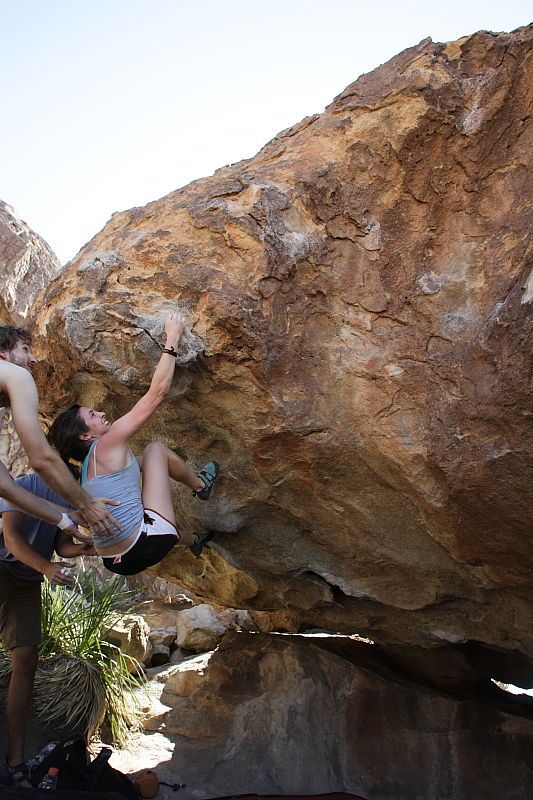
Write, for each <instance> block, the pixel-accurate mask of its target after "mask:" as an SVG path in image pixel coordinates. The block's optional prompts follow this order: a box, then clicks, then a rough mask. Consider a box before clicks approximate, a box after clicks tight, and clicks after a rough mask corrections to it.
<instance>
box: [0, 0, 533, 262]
mask: <svg viewBox="0 0 533 800" xmlns="http://www.w3.org/2000/svg"><path fill="white" fill-rule="evenodd" d="M528 12H529V13H528ZM530 17H531V4H530V3H528V2H525V0H497V2H493V1H492V0H483V1H482V0H460V1H458V0H445V2H442V3H436V2H428V0H418V1H417V2H415V1H414V0H403V1H402V2H397V0H377V2H369V1H368V0H363V1H361V0H150V2H147V0H15V1H14V0H0V69H1V74H2V92H1V125H0V198H1V199H3V200H5V201H6V202H7V203H9V204H10V205H12V206H14V207H15V208H16V210H17V211H18V213H19V215H20V216H21V217H22V218H23V219H24V220H26V222H28V224H29V225H30V226H31V227H32V228H34V229H35V230H36V231H37V232H38V233H40V234H41V235H42V236H44V237H45V239H47V241H48V242H49V244H50V245H51V246H52V247H53V248H54V250H55V251H56V253H57V254H58V256H59V258H60V260H61V261H62V262H65V261H67V260H68V259H70V258H72V257H73V256H74V255H75V254H76V252H77V251H78V250H79V249H80V247H82V245H83V244H85V242H86V241H88V240H89V239H90V238H91V237H92V236H93V235H94V234H95V233H97V231H99V230H100V229H101V228H102V227H103V225H104V224H105V222H106V221H107V220H108V219H109V217H110V216H111V214H112V213H113V212H114V211H121V210H124V209H126V208H131V207H132V206H137V205H144V204H145V203H147V202H149V201H150V200H154V199H156V198H158V197H161V196H162V195H164V194H167V193H168V192H170V191H172V190H174V189H177V188H178V187H180V186H183V185H184V184H186V183H188V182H189V181H191V180H194V179H195V178H199V177H202V176H204V175H209V174H211V173H212V172H213V171H214V170H215V169H217V167H220V166H223V165H224V164H228V163H232V162H234V161H239V160H240V159H242V158H248V157H250V156H252V155H254V153H256V152H257V151H258V150H259V149H260V147H261V146H262V145H263V144H265V143H266V142H267V141H268V140H269V139H271V138H272V137H273V136H274V135H275V134H276V133H278V132H279V131H280V130H283V129H284V128H287V127H289V126H290V125H292V124H294V123H296V122H298V121H299V120H300V119H302V118H303V117H305V116H307V115H309V114H314V113H316V112H320V111H322V110H323V108H324V107H325V106H326V105H327V104H328V103H329V102H331V100H332V99H333V97H335V95H337V94H339V93H340V92H341V91H342V90H343V89H344V87H345V86H347V85H348V84H349V83H351V82H352V81H354V80H355V79H356V78H357V77H358V76H359V75H360V74H361V73H363V72H369V71H370V70H372V69H374V67H376V66H378V65H379V64H381V63H383V62H384V61H387V60H388V59H389V58H391V57H392V56H393V55H394V54H395V53H398V52H400V51H401V50H403V49H405V48H406V47H409V46H411V45H413V44H416V43H417V42H419V41H420V40H421V39H423V38H425V37H427V36H431V38H432V39H433V40H434V41H449V40H452V39H457V38H459V37H460V36H464V35H466V34H469V33H473V32H474V31H476V30H482V29H483V30H492V31H510V30H513V29H514V28H517V27H519V26H520V25H525V24H528V22H530Z"/></svg>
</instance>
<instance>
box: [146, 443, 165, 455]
mask: <svg viewBox="0 0 533 800" xmlns="http://www.w3.org/2000/svg"><path fill="white" fill-rule="evenodd" d="M166 449H167V447H166V445H165V444H163V442H159V441H155V442H150V444H147V445H146V447H145V448H144V450H143V455H145V456H147V455H148V454H149V453H157V452H160V453H163V452H166Z"/></svg>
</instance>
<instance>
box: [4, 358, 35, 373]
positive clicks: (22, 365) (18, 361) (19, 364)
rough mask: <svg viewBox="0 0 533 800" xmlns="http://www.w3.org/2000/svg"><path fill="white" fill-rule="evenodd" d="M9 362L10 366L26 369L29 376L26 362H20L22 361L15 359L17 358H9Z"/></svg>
mask: <svg viewBox="0 0 533 800" xmlns="http://www.w3.org/2000/svg"><path fill="white" fill-rule="evenodd" d="M9 361H10V362H11V364H14V365H15V366H16V367H22V369H27V370H28V372H29V373H30V375H31V367H30V366H29V364H28V363H27V362H25V361H22V359H20V358H17V356H10V358H9Z"/></svg>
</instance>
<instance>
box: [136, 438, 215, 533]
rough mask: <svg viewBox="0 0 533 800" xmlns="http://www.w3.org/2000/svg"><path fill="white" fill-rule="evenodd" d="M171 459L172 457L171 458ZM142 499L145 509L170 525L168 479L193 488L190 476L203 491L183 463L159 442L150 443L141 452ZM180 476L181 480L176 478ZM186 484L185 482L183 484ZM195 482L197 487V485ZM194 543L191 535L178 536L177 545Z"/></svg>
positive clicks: (171, 508)
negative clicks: (179, 537)
mask: <svg viewBox="0 0 533 800" xmlns="http://www.w3.org/2000/svg"><path fill="white" fill-rule="evenodd" d="M171 457H172V458H171ZM142 475H143V480H142V499H143V505H144V507H145V508H149V509H150V508H151V509H152V511H157V513H158V514H161V516H162V517H164V518H165V519H167V520H168V521H169V522H170V523H172V525H176V517H175V515H174V507H173V505H172V495H171V492H170V481H169V477H170V476H172V477H173V478H174V480H179V481H180V483H184V484H185V486H189V488H191V489H192V488H193V487H192V486H191V483H192V482H193V481H192V479H191V476H192V477H193V478H194V486H195V487H196V488H197V489H201V488H203V481H202V480H201V478H198V477H197V476H196V475H195V474H194V472H193V471H192V470H191V469H190V468H189V467H187V465H186V464H185V462H184V461H183V460H182V459H181V458H180V457H179V456H177V455H176V454H175V453H173V452H172V450H169V449H168V447H165V445H164V444H162V443H161V442H152V443H151V444H149V445H148V446H147V447H145V449H144V453H143V469H142ZM177 475H180V476H181V477H176V476H177ZM186 481H188V482H186ZM198 483H200V484H201V486H198ZM195 541H196V536H195V535H194V534H188V533H182V534H181V540H180V544H185V545H191V544H194V543H195Z"/></svg>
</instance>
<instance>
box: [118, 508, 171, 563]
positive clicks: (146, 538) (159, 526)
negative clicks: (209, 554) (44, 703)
mask: <svg viewBox="0 0 533 800" xmlns="http://www.w3.org/2000/svg"><path fill="white" fill-rule="evenodd" d="M171 531H172V532H171ZM180 538H181V536H180V534H179V531H178V530H177V529H176V528H175V526H174V525H173V524H172V523H171V522H169V521H168V520H166V519H165V518H164V517H162V516H161V515H160V514H158V513H157V512H156V511H152V510H151V509H145V512H144V521H143V524H142V526H141V532H140V534H139V538H138V539H137V541H136V542H135V544H134V545H133V547H131V548H130V549H129V550H128V551H127V552H126V553H124V555H121V556H110V557H109V558H103V559H102V561H103V562H104V567H105V568H106V569H108V570H109V571H110V572H115V573H116V574H117V575H137V573H139V572H144V570H145V569H148V567H153V566H154V564H159V562H160V561H162V560H163V559H164V557H165V556H166V555H168V553H170V551H171V550H172V548H173V547H174V546H175V545H176V544H177V543H178V542H179V540H180Z"/></svg>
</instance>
